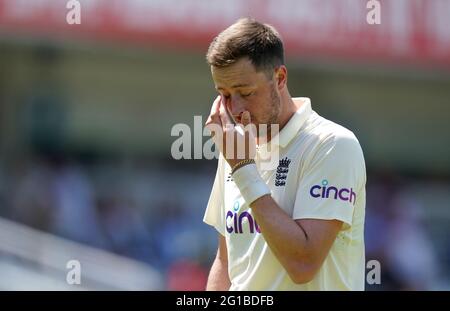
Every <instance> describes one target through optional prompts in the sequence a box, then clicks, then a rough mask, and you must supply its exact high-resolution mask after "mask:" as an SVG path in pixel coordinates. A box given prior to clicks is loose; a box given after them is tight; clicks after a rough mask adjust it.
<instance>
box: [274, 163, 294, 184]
mask: <svg viewBox="0 0 450 311" xmlns="http://www.w3.org/2000/svg"><path fill="white" fill-rule="evenodd" d="M289 164H291V160H289V159H288V158H284V159H281V160H280V162H279V164H278V167H277V173H276V175H275V186H277V187H281V186H285V185H286V179H287V174H288V172H289Z"/></svg>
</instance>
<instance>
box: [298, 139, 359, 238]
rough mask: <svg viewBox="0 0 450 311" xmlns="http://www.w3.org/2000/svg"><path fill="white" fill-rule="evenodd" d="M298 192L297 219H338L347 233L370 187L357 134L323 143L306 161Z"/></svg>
mask: <svg viewBox="0 0 450 311" xmlns="http://www.w3.org/2000/svg"><path fill="white" fill-rule="evenodd" d="M304 165H305V167H304V168H303V169H302V175H301V176H300V180H299V185H298V188H297V193H296V198H295V203H294V210H293V218H294V219H306V218H312V219H325V220H332V219H337V220H340V221H342V222H344V229H346V228H349V227H350V226H351V225H352V220H353V212H354V209H355V206H356V205H357V202H358V199H362V198H360V197H361V196H362V195H363V192H364V190H365V189H364V187H365V183H366V170H365V164H364V156H363V153H362V150H361V146H360V145H359V142H358V140H357V139H356V137H355V136H354V135H353V133H351V132H350V133H349V134H347V133H345V134H338V135H334V136H333V137H331V138H329V139H327V140H326V141H325V142H322V143H320V144H319V146H318V147H317V149H316V151H315V152H314V153H313V155H312V156H311V157H310V159H309V160H308V161H305V164H304Z"/></svg>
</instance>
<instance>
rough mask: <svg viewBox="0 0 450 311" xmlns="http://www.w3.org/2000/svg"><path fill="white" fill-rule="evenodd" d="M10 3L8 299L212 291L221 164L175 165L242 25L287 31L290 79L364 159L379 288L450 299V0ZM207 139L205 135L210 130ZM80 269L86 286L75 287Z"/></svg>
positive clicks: (1, 10) (1, 273) (1, 19)
mask: <svg viewBox="0 0 450 311" xmlns="http://www.w3.org/2000/svg"><path fill="white" fill-rule="evenodd" d="M68 2H69V1H65V0H0V289H2V290H23V289H31V290H47V289H61V290H78V289H126V290H128V289H141V290H148V289H150V290H153V289H162V290H166V289H168V290H172V289H182V290H195V289H197V290H198V289H203V288H204V285H205V282H206V278H207V273H208V269H209V265H210V263H211V261H212V258H213V257H214V255H215V251H216V233H215V232H214V230H213V229H211V228H209V227H208V226H207V225H204V224H203V223H202V217H203V211H204V208H205V206H206V202H207V199H208V196H209V192H210V189H211V186H212V181H213V177H214V173H215V165H216V162H215V161H207V160H181V161H175V160H173V159H172V157H171V155H170V148H171V144H172V142H173V141H174V140H175V139H176V137H172V136H171V135H170V133H171V128H172V126H173V125H175V124H176V123H186V124H189V125H192V124H193V116H194V115H202V116H203V118H204V119H203V120H205V118H206V116H207V114H208V112H209V109H210V105H211V103H212V101H213V99H214V97H215V91H214V87H213V84H212V81H211V78H210V73H209V68H208V67H207V65H206V63H205V61H204V54H205V52H206V49H207V47H208V44H209V42H210V40H211V39H212V38H213V37H214V35H215V34H217V33H218V32H219V31H220V30H221V29H223V28H225V27H226V26H228V25H229V24H231V23H232V22H234V21H235V20H236V19H237V18H239V17H241V16H253V17H256V18H258V19H260V20H262V21H264V22H269V23H272V24H273V25H274V26H276V27H277V28H278V30H279V31H280V33H281V34H282V36H283V37H284V39H285V43H286V52H287V62H288V69H289V87H290V89H291V94H293V95H295V96H307V97H310V98H312V103H313V108H314V109H315V110H316V111H318V112H319V113H320V114H322V115H323V116H325V117H327V118H329V119H331V120H335V121H337V122H339V123H341V124H343V125H345V126H347V127H349V128H350V129H352V130H353V131H354V132H355V133H356V135H357V136H358V138H359V139H360V142H361V144H362V146H363V150H364V152H365V157H366V163H367V169H368V183H367V216H366V247H367V256H366V257H367V260H371V259H376V260H378V261H380V263H381V272H382V276H381V284H380V285H368V286H367V289H368V290H381V289H387V290H403V289H427V290H428V289H431V290H434V289H446V290H448V289H450V239H449V237H450V226H449V225H450V208H449V207H450V139H449V133H450V23H449V18H450V0H417V1H407V0H402V1H400V0H381V24H380V25H369V24H368V23H367V22H366V14H367V11H368V10H367V8H366V3H367V1H363V0H339V1H325V0H302V1H297V0H295V1H294V0H265V1H258V0H252V1H237V0H233V1H218V0H211V1H199V0H183V1H174V0H164V1H162V0H128V1H121V0H80V1H79V2H80V3H81V24H80V25H68V24H67V22H66V15H67V13H68V12H69V9H67V8H66V5H67V3H68ZM205 139H206V138H205ZM71 259H77V260H79V261H80V263H81V280H82V284H81V285H77V286H73V285H72V286H71V285H68V284H67V283H66V274H67V272H68V269H67V267H66V263H67V262H68V261H69V260H71Z"/></svg>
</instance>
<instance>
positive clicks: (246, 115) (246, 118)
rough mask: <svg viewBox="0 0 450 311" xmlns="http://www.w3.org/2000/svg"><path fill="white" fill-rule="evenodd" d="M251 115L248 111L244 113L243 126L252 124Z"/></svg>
mask: <svg viewBox="0 0 450 311" xmlns="http://www.w3.org/2000/svg"><path fill="white" fill-rule="evenodd" d="M251 121H252V120H251V118H250V113H249V112H248V111H244V112H243V113H242V125H243V126H247V125H249V124H250V123H251Z"/></svg>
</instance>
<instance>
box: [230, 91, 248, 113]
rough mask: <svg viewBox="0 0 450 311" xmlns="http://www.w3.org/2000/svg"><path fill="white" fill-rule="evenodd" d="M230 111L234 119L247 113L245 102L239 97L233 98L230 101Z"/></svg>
mask: <svg viewBox="0 0 450 311" xmlns="http://www.w3.org/2000/svg"><path fill="white" fill-rule="evenodd" d="M228 109H229V110H230V112H231V114H232V115H233V116H234V117H236V116H240V115H241V113H242V112H244V111H245V106H244V101H243V100H242V98H240V96H239V95H235V96H231V97H230V98H229V99H228Z"/></svg>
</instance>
